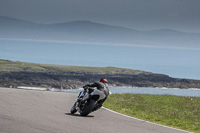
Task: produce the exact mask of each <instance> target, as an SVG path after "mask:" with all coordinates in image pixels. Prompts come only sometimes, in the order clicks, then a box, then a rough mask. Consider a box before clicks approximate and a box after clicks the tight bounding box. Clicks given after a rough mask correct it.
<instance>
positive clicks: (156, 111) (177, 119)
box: [104, 94, 200, 133]
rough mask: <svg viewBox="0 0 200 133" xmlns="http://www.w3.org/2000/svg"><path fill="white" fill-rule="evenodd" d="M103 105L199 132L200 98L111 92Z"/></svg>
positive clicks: (135, 115) (160, 122) (156, 121)
mask: <svg viewBox="0 0 200 133" xmlns="http://www.w3.org/2000/svg"><path fill="white" fill-rule="evenodd" d="M104 107H107V108H109V109H111V110H114V111H117V112H120V113H123V114H126V115H129V116H133V117H136V118H140V119H143V120H147V121H151V122H155V123H159V124H162V125H167V126H171V127H176V128H179V129H183V130H187V131H192V132H196V133H200V98H196V97H178V96H168V95H164V96H163V95H140V94H113V95H110V96H109V97H108V99H107V101H106V102H105V103H104Z"/></svg>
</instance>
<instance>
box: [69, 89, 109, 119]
mask: <svg viewBox="0 0 200 133" xmlns="http://www.w3.org/2000/svg"><path fill="white" fill-rule="evenodd" d="M105 97H106V95H105V93H104V92H103V91H100V90H98V89H93V88H89V87H84V89H83V90H82V91H81V92H80V93H79V95H78V99H77V101H76V102H75V104H74V105H73V106H72V108H71V110H70V112H71V114H74V113H76V112H77V111H78V112H79V113H80V115H81V116H87V115H88V114H89V113H91V112H93V111H96V110H98V109H99V108H100V107H101V105H99V103H98V102H99V101H100V100H103V99H104V98H105Z"/></svg>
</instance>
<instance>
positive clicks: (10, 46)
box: [0, 39, 200, 80]
mask: <svg viewBox="0 0 200 133" xmlns="http://www.w3.org/2000/svg"><path fill="white" fill-rule="evenodd" d="M0 59H7V60H12V61H22V62H32V63H42V64H56V65H72V66H91V67H119V68H129V69H135V70H142V71H148V72H153V73H161V74H166V75H169V76H170V77H174V78H185V79H197V80H200V49H195V48H170V47H152V46H139V45H133V46H128V45H111V44H110V45H109V44H101V43H99V44H97V43H96V44H92V43H81V42H62V41H60V42H58V41H35V40H5V39H0Z"/></svg>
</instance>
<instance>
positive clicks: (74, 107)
mask: <svg viewBox="0 0 200 133" xmlns="http://www.w3.org/2000/svg"><path fill="white" fill-rule="evenodd" d="M70 112H71V114H74V113H76V112H77V110H76V103H75V104H74V105H73V106H72V108H71V110H70Z"/></svg>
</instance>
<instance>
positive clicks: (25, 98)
mask: <svg viewBox="0 0 200 133" xmlns="http://www.w3.org/2000/svg"><path fill="white" fill-rule="evenodd" d="M76 98H77V94H75V93H64V92H50V91H38V90H23V89H11V88H0V133H93V132H95V133H183V132H184V131H180V130H176V129H171V128H167V127H163V126H159V125H155V124H152V123H148V122H145V121H140V120H135V119H131V118H128V117H125V116H122V115H119V114H116V113H113V112H110V111H108V110H106V109H104V108H102V109H100V110H98V111H97V112H93V113H91V114H90V115H89V116H88V117H81V116H80V115H79V114H78V113H76V114H75V115H71V114H70V113H69V110H70V108H71V107H72V105H73V104H74V102H75V100H76Z"/></svg>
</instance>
